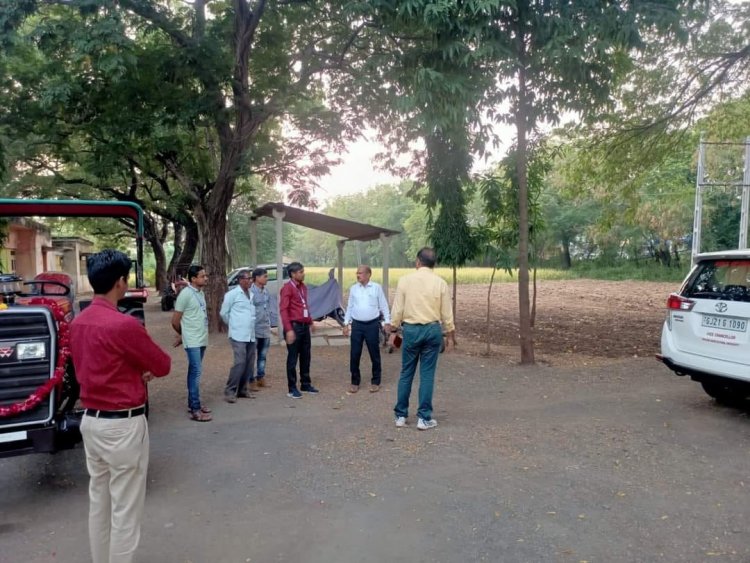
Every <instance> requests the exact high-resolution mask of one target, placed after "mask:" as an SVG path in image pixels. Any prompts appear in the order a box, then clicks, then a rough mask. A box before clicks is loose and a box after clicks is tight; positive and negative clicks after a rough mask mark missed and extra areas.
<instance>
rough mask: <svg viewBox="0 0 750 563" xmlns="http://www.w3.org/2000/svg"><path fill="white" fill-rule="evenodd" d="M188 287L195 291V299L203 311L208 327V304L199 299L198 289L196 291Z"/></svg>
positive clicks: (191, 287) (204, 320) (190, 286)
mask: <svg viewBox="0 0 750 563" xmlns="http://www.w3.org/2000/svg"><path fill="white" fill-rule="evenodd" d="M188 287H189V288H190V289H192V290H193V297H195V300H196V301H197V302H198V307H200V308H201V311H203V322H204V323H205V325H206V326H208V313H207V312H206V302H205V301H201V300H200V299H198V290H197V289H195V288H194V287H193V286H192V285H188Z"/></svg>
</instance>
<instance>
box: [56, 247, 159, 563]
mask: <svg viewBox="0 0 750 563" xmlns="http://www.w3.org/2000/svg"><path fill="white" fill-rule="evenodd" d="M86 265H87V269H88V278H89V282H91V286H92V287H93V288H94V293H95V296H94V300H93V301H92V302H91V305H89V306H88V307H87V308H86V309H85V310H84V311H83V312H82V313H81V314H80V315H79V316H78V317H76V318H75V320H74V321H73V323H72V324H71V339H70V341H71V342H70V344H71V354H72V357H73V364H74V365H75V369H76V378H77V379H78V383H79V384H80V386H81V402H82V403H83V406H84V407H85V411H84V416H83V420H82V421H81V434H82V435H83V444H84V447H85V449H86V466H87V468H88V471H89V476H90V481H89V541H90V543H91V555H92V558H93V561H94V563H104V562H109V563H115V562H117V563H126V562H130V561H132V560H133V556H134V554H135V550H136V548H137V547H138V541H139V539H140V532H141V517H142V515H143V503H144V500H145V496H146V471H147V469H148V454H149V451H148V450H149V440H148V424H147V422H146V416H145V410H146V383H147V382H148V381H150V380H151V379H153V378H154V377H162V376H164V375H167V374H168V373H169V370H170V367H171V362H172V360H171V358H170V357H169V355H168V354H167V353H166V352H164V351H163V350H162V349H161V348H160V347H159V346H158V345H157V344H156V343H155V342H154V341H153V340H152V339H151V337H150V336H149V335H148V333H147V332H146V329H145V328H144V327H143V325H141V323H139V322H138V321H137V320H136V319H135V318H134V317H131V316H128V315H125V314H123V313H120V312H119V311H118V309H117V302H118V301H119V300H120V299H122V298H123V297H124V296H125V292H126V291H127V289H128V275H129V272H130V267H131V261H130V259H129V258H128V257H127V256H126V255H125V254H123V253H122V252H119V251H117V250H104V251H102V252H99V253H98V254H93V255H91V256H89V258H88V260H87V264H86Z"/></svg>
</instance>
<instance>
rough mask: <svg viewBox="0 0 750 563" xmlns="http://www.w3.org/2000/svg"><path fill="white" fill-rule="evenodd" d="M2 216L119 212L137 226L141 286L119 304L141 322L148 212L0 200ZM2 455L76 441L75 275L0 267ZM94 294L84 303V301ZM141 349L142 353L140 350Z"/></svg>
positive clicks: (124, 205)
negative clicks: (29, 275)
mask: <svg viewBox="0 0 750 563" xmlns="http://www.w3.org/2000/svg"><path fill="white" fill-rule="evenodd" d="M0 217H113V218H117V219H120V220H125V221H128V222H132V225H133V228H134V230H135V233H136V249H137V261H136V262H135V266H136V268H135V270H136V271H135V278H136V279H135V281H136V283H135V287H134V288H131V289H130V290H129V291H128V293H127V294H126V296H125V298H124V299H123V300H122V301H120V303H119V304H118V306H119V309H120V310H121V311H122V312H124V313H126V314H130V315H133V316H135V317H137V318H139V319H140V320H141V321H143V319H144V316H143V304H144V303H145V301H146V298H147V296H148V293H147V291H146V288H145V286H144V282H143V267H142V264H143V211H142V210H141V208H140V207H139V206H138V205H136V204H134V203H129V202H103V201H62V200H59V201H58V200H36V201H34V200H13V199H0ZM0 300H1V301H2V302H1V303H0V457H7V456H11V455H21V454H26V453H33V452H55V451H57V450H61V449H68V448H72V447H74V446H75V444H77V443H78V442H79V441H80V440H81V434H80V431H79V423H80V419H81V414H82V412H81V411H80V410H78V409H77V408H76V401H77V400H78V394H79V389H78V384H77V382H76V379H75V372H74V369H73V364H72V362H71V360H70V347H69V344H70V343H69V340H68V339H69V336H68V331H69V324H70V322H71V321H72V319H73V315H74V313H75V311H74V306H75V295H74V283H73V280H72V278H71V277H70V276H69V275H66V274H64V273H60V272H43V273H40V274H39V275H37V276H36V277H35V278H34V279H33V280H29V281H24V280H23V279H22V278H20V277H18V276H16V275H14V274H0ZM90 302H91V301H90V300H83V301H80V302H79V307H81V308H84V307H86V306H87V305H88V304H89V303H90ZM134 353H137V352H134Z"/></svg>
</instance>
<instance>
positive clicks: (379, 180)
mask: <svg viewBox="0 0 750 563" xmlns="http://www.w3.org/2000/svg"><path fill="white" fill-rule="evenodd" d="M369 137H370V138H369V139H368V138H365V139H360V140H358V141H356V142H354V143H352V144H350V145H349V151H348V152H347V153H346V154H342V155H341V159H342V161H343V162H342V163H341V164H339V165H338V166H336V167H334V168H333V169H332V170H331V173H330V174H328V175H327V176H324V177H322V178H320V179H319V180H318V184H319V185H320V188H319V189H317V190H316V191H315V196H316V198H317V199H318V201H319V202H320V203H322V204H325V202H327V201H330V200H331V199H334V198H336V197H338V196H342V195H351V194H355V193H362V192H366V191H367V190H368V189H370V188H373V187H375V186H377V185H381V184H397V183H399V182H400V181H401V179H400V178H398V177H396V176H392V175H391V174H389V173H388V172H385V171H382V170H378V168H377V167H376V166H375V162H374V159H375V155H376V154H377V153H378V152H379V151H380V150H381V148H382V147H381V145H380V144H379V143H377V142H376V141H374V140H372V139H373V137H374V135H370V136H369Z"/></svg>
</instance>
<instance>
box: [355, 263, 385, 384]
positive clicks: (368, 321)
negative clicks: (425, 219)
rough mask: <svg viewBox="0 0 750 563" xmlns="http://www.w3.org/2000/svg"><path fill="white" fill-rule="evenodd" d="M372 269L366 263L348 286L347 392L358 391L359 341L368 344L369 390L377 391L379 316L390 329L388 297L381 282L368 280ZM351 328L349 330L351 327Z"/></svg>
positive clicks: (378, 382) (379, 374)
mask: <svg viewBox="0 0 750 563" xmlns="http://www.w3.org/2000/svg"><path fill="white" fill-rule="evenodd" d="M370 276H372V270H371V269H370V266H367V265H365V264H363V265H361V266H359V267H358V268H357V283H355V284H354V285H353V286H352V287H351V288H350V289H349V304H348V305H347V307H346V315H345V317H344V336H349V334H350V333H351V335H352V338H351V353H350V356H349V370H350V371H351V374H352V384H351V387H350V388H349V392H350V393H356V392H357V391H359V384H360V380H361V374H360V372H359V360H360V358H361V357H362V343H363V342H365V343H366V344H367V351H368V352H369V353H370V360H371V361H372V382H371V385H370V393H376V392H377V391H378V390H380V376H381V367H380V318H381V315H382V317H383V320H384V321H385V330H386V332H390V330H391V313H390V311H389V309H388V300H387V299H386V298H385V294H384V293H383V288H382V287H380V284H377V283H375V282H373V281H370ZM350 327H351V329H350Z"/></svg>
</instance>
